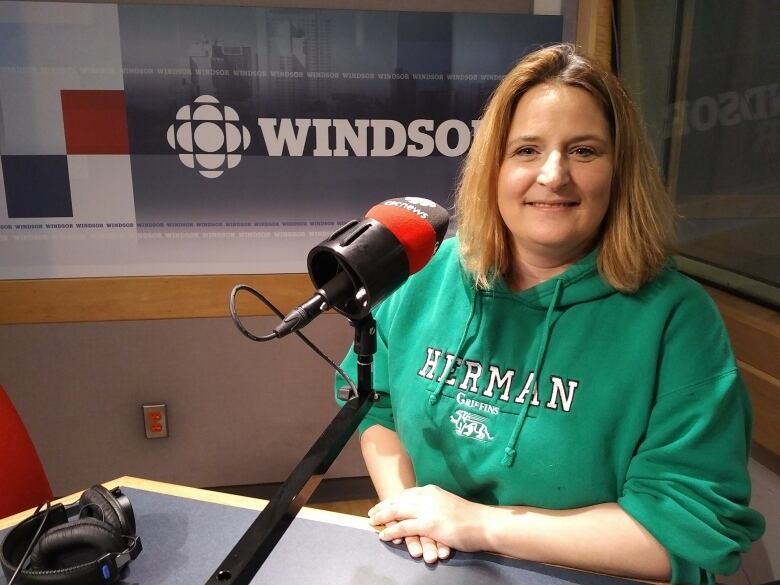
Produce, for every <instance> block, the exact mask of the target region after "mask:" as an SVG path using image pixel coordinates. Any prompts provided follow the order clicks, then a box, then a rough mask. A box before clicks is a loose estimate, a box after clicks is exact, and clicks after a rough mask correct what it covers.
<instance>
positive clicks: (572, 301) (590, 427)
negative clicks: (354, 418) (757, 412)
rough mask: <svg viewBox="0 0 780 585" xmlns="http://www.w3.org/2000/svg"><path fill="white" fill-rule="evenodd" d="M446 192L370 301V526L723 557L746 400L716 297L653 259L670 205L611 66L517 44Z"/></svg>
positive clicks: (589, 563)
mask: <svg viewBox="0 0 780 585" xmlns="http://www.w3.org/2000/svg"><path fill="white" fill-rule="evenodd" d="M456 208H457V213H458V219H459V230H458V237H457V238H452V239H450V240H447V241H446V242H445V243H444V244H443V245H442V248H441V250H440V251H439V252H438V253H437V255H436V256H435V257H434V258H433V260H432V261H431V263H430V264H429V265H428V266H427V267H426V268H425V269H424V270H423V271H421V272H420V273H419V274H417V275H415V276H414V277H412V278H411V279H409V281H407V283H406V284H405V285H404V287H402V288H401V289H400V290H399V291H397V292H396V293H395V294H394V295H392V296H391V297H390V298H389V299H388V300H387V301H386V302H384V303H383V304H382V305H381V307H380V308H379V309H378V310H377V311H376V319H377V331H378V346H379V347H378V350H377V354H376V358H375V369H374V387H375V389H376V390H377V392H378V393H379V396H380V400H379V401H378V402H377V403H375V404H374V405H373V406H372V408H371V410H370V412H369V414H368V416H367V417H366V419H365V420H364V421H363V423H362V424H361V427H360V431H361V447H362V451H363V454H364V457H365V460H366V465H367V467H368V471H369V473H370V475H371V478H372V481H373V482H374V485H375V487H376V490H377V493H378V495H379V498H380V503H379V504H378V505H377V506H375V507H374V508H372V510H370V512H369V516H370V519H371V521H372V523H374V524H376V525H385V527H384V529H383V530H382V532H381V533H380V537H381V538H382V539H383V540H386V541H390V540H392V541H395V542H397V543H400V542H401V541H402V539H403V540H405V542H406V546H407V547H408V549H409V552H410V554H411V555H412V556H415V557H419V556H422V557H423V558H424V559H425V561H426V562H428V563H432V562H436V561H437V560H438V559H444V558H446V557H448V556H449V554H450V551H451V550H452V549H457V550H463V551H477V550H485V551H492V552H497V553H502V554H506V555H511V556H515V557H520V558H524V559H529V560H534V561H541V562H547V563H554V564H560V565H566V566H570V567H577V568H582V569H587V570H591V571H598V572H605V573H613V574H621V575H626V576H632V577H638V578H645V579H653V580H672V581H673V582H680V583H699V582H712V581H713V574H717V573H731V572H734V571H735V570H736V569H737V568H738V566H739V562H740V554H741V553H742V552H744V551H745V550H747V549H748V548H749V546H750V543H751V542H752V541H754V540H756V539H757V538H758V537H760V535H761V534H762V532H763V526H764V523H763V518H762V517H761V516H760V515H759V514H758V513H756V512H755V511H753V510H751V509H750V508H749V507H748V503H749V498H750V483H749V478H748V475H747V470H746V463H747V457H748V451H749V446H750V404H749V400H748V396H747V392H746V390H745V388H744V385H743V383H742V381H741V379H740V376H739V373H738V370H737V367H736V363H735V359H734V356H733V353H732V351H731V348H730V346H729V342H728V338H727V335H726V332H725V330H724V327H723V324H722V322H721V320H720V318H719V315H718V312H717V310H716V308H715V306H714V305H713V303H712V302H711V300H710V299H709V297H708V296H707V295H706V293H705V292H704V291H703V290H702V289H701V287H700V286H698V285H697V284H696V283H694V282H693V281H691V280H689V279H687V278H686V277H684V276H682V275H680V274H679V273H678V272H677V271H676V270H675V269H674V267H673V265H672V264H671V263H670V262H669V256H670V253H671V240H672V223H673V210H672V206H671V203H670V201H669V199H668V197H667V195H666V194H665V193H664V189H663V186H662V183H661V181H660V178H659V176H658V172H657V170H656V169H655V167H654V164H653V159H652V155H651V153H650V151H649V148H648V146H647V144H646V141H645V138H644V135H643V131H642V127H641V123H640V121H639V119H638V115H637V114H636V112H635V110H634V107H633V106H632V104H631V101H630V99H629V98H628V96H627V95H626V93H625V91H624V89H623V88H622V87H621V85H620V83H619V82H618V81H617V79H616V78H615V77H614V76H612V75H611V74H610V73H609V72H607V71H606V70H604V69H603V68H601V67H600V66H599V65H598V64H597V63H595V62H594V61H592V60H590V59H588V58H585V57H583V56H580V55H577V54H576V53H575V51H574V49H573V48H572V47H570V46H567V45H559V46H553V47H548V48H545V49H542V50H539V51H537V52H535V53H532V54H530V55H528V56H527V57H525V58H524V59H523V60H522V61H521V62H520V63H519V64H518V65H517V66H516V67H515V68H514V69H513V70H512V71H511V72H510V73H509V74H508V75H507V76H506V78H505V79H504V80H503V81H502V83H501V84H500V85H499V87H498V88H497V89H496V91H495V93H494V95H493V97H492V98H491V100H490V103H489V104H488V106H487V108H486V110H485V113H484V116H483V118H482V122H481V124H480V126H479V128H478V131H477V133H476V136H475V139H474V143H473V145H472V148H471V151H470V152H469V154H468V158H467V159H466V162H465V166H464V170H463V175H462V180H461V183H460V186H459V189H458V192H457V198H456ZM344 365H345V367H346V368H347V371H354V370H355V357H354V355H349V356H348V357H347V359H346V361H345V364H344ZM537 382H538V383H537ZM339 385H340V384H339ZM416 486H424V487H416Z"/></svg>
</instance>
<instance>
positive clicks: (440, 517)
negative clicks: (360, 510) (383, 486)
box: [368, 485, 490, 563]
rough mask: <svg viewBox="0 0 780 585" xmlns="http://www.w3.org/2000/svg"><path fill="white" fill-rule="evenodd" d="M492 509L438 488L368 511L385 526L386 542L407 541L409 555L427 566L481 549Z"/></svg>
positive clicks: (417, 490) (412, 493)
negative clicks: (462, 552) (452, 552)
mask: <svg viewBox="0 0 780 585" xmlns="http://www.w3.org/2000/svg"><path fill="white" fill-rule="evenodd" d="M489 509H490V508H489V507H487V506H483V505H480V504H476V503H474V502H469V501H468V500H465V499H463V498H461V497H459V496H456V495H455V494H452V493H450V492H448V491H446V490H443V489H441V488H439V487H437V486H433V485H427V486H425V487H414V488H409V489H406V490H404V491H402V492H400V493H399V494H397V495H395V496H393V497H391V498H388V499H386V500H383V501H381V502H379V503H378V504H377V505H376V506H374V507H373V508H371V509H370V510H369V511H368V518H369V522H370V523H371V524H372V525H373V526H380V525H384V529H382V531H381V532H380V533H379V538H380V539H382V540H383V541H385V542H387V541H393V543H394V544H401V542H402V541H405V542H406V547H407V549H408V551H409V554H410V555H411V556H413V557H415V558H419V557H422V558H423V560H425V562H426V563H435V562H437V561H438V560H440V559H446V558H449V556H450V553H451V550H452V549H457V550H461V551H464V552H472V551H478V550H482V549H483V546H482V544H481V543H483V542H484V532H485V528H486V526H487V525H486V519H485V517H484V516H485V513H486V511H487V510H489Z"/></svg>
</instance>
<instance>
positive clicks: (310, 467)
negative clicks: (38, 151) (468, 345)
mask: <svg viewBox="0 0 780 585" xmlns="http://www.w3.org/2000/svg"><path fill="white" fill-rule="evenodd" d="M350 323H351V324H352V326H353V327H354V328H355V353H357V354H358V359H357V364H358V365H357V378H358V380H357V382H358V383H357V396H353V397H351V398H349V399H348V400H347V401H346V403H345V404H344V406H342V407H341V410H340V411H339V412H338V413H337V414H336V416H335V417H334V418H333V420H332V421H331V422H330V424H329V425H328V426H327V427H326V428H325V430H324V431H323V432H322V434H321V435H320V437H319V438H318V439H317V441H316V442H315V443H314V445H312V447H311V449H309V452H308V453H307V454H306V455H305V456H304V457H303V459H301V461H300V462H299V463H298V465H297V467H296V468H295V469H293V471H292V473H291V474H290V476H289V477H288V478H287V480H286V481H285V482H284V483H283V484H282V485H281V487H279V489H278V490H277V491H276V493H275V494H274V495H273V497H272V498H271V500H270V501H269V502H268V505H267V506H266V507H265V509H263V511H262V512H260V515H259V516H258V517H257V519H255V521H254V522H252V524H251V525H250V526H249V528H247V530H246V532H245V533H244V535H243V536H242V537H241V538H240V539H239V541H238V543H237V544H236V545H235V546H234V547H233V550H231V551H230V553H229V554H228V555H227V556H226V557H225V559H224V560H223V561H222V563H221V564H220V565H219V567H218V568H217V570H216V571H214V573H213V574H212V575H211V578H210V579H209V580H208V581H206V585H225V584H228V585H249V583H250V582H251V581H252V579H253V578H254V576H255V574H257V572H258V571H259V570H260V567H261V566H262V564H263V563H264V562H265V560H266V558H268V555H270V554H271V551H272V550H273V549H274V547H275V546H276V544H277V543H278V542H279V539H280V538H282V535H283V534H284V533H285V531H286V530H287V528H288V527H289V526H290V524H291V523H292V521H293V520H294V519H295V516H296V515H297V514H298V512H299V511H300V509H301V508H302V507H303V506H305V505H306V503H307V502H308V501H309V498H310V497H311V495H312V494H313V493H314V490H315V489H316V488H317V486H318V485H319V484H320V481H322V477H323V476H324V475H325V472H327V471H328V468H329V467H330V466H331V464H332V463H333V461H334V460H335V459H336V457H337V456H338V455H339V453H341V450H342V449H343V448H344V445H346V443H347V441H348V440H349V438H350V437H351V436H352V433H354V432H355V429H357V427H358V425H359V424H360V422H361V421H362V420H363V418H364V417H365V415H366V413H367V412H368V409H369V407H370V405H371V402H372V401H373V400H375V395H374V390H373V386H372V376H371V367H372V363H373V360H374V357H373V356H374V353H376V322H375V321H374V318H373V317H372V315H371V313H369V314H368V315H367V316H366V317H364V318H362V319H359V320H355V321H350ZM342 390H346V389H342ZM339 396H340V397H341V398H345V399H346V398H347V397H346V396H342V394H341V391H340V392H339Z"/></svg>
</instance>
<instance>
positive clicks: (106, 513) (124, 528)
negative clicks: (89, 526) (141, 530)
mask: <svg viewBox="0 0 780 585" xmlns="http://www.w3.org/2000/svg"><path fill="white" fill-rule="evenodd" d="M79 507H80V508H81V512H79V518H96V519H98V520H102V521H103V522H106V523H108V524H110V525H111V526H113V527H114V528H116V529H117V530H118V531H119V533H120V534H125V535H128V536H134V535H135V517H134V516H133V509H132V508H130V507H129V505H128V510H127V511H126V510H125V509H124V508H123V507H122V506H121V505H120V503H119V502H118V501H117V499H116V498H115V497H114V494H112V493H111V492H110V491H108V490H107V489H106V488H104V487H103V486H102V485H95V486H92V487H91V488H89V489H88V490H87V491H85V492H84V493H83V494H81V497H80V498H79Z"/></svg>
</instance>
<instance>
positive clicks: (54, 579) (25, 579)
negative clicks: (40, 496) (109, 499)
mask: <svg viewBox="0 0 780 585" xmlns="http://www.w3.org/2000/svg"><path fill="white" fill-rule="evenodd" d="M110 493H111V494H112V496H114V497H117V498H121V500H120V504H121V505H122V507H123V508H127V509H128V510H129V511H130V513H131V514H132V508H131V507H130V500H129V499H128V498H127V496H125V495H124V494H122V492H121V491H120V490H119V489H118V488H117V489H116V490H112V491H111V492H110ZM78 510H79V504H78V503H75V504H69V505H67V506H64V505H63V504H55V505H53V506H51V507H50V508H49V511H48V516H46V511H45V510H42V511H40V512H36V513H34V514H33V515H32V516H30V517H29V518H26V519H25V520H23V521H22V522H21V523H19V524H17V525H16V526H14V527H13V528H12V529H11V531H10V532H9V533H8V534H7V535H6V537H5V539H4V540H3V543H2V546H1V547H0V564H2V569H3V573H4V574H5V577H6V579H7V580H9V581H10V579H11V576H12V575H13V574H14V572H15V571H16V569H17V566H18V565H19V563H20V562H23V561H24V562H26V561H27V558H29V555H28V556H27V558H25V552H26V551H27V549H28V548H29V546H30V544H31V542H32V540H33V538H34V537H35V534H36V532H38V529H39V528H41V522H43V527H42V528H41V530H40V533H41V534H44V533H45V532H46V531H47V530H49V529H51V528H53V527H55V526H59V525H61V524H67V523H68V518H69V517H71V516H74V515H76V513H78ZM44 517H45V520H44ZM122 538H123V539H124V542H125V544H126V548H125V549H124V550H122V551H121V552H107V553H105V554H104V555H102V556H101V557H99V558H98V559H96V560H94V561H91V562H87V563H82V564H79V565H75V566H71V567H67V568H64V569H55V570H34V569H25V568H22V569H21V570H20V571H19V574H18V575H17V576H16V580H15V581H14V585H16V584H18V585H51V584H57V585H106V584H107V583H113V582H114V581H116V580H118V578H119V573H120V572H121V570H122V568H123V567H124V566H125V565H127V564H128V563H129V562H130V561H131V560H134V559H135V558H136V557H138V555H139V554H140V553H141V550H142V548H143V547H142V545H141V539H140V538H139V537H138V536H136V535H135V534H123V535H122Z"/></svg>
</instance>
